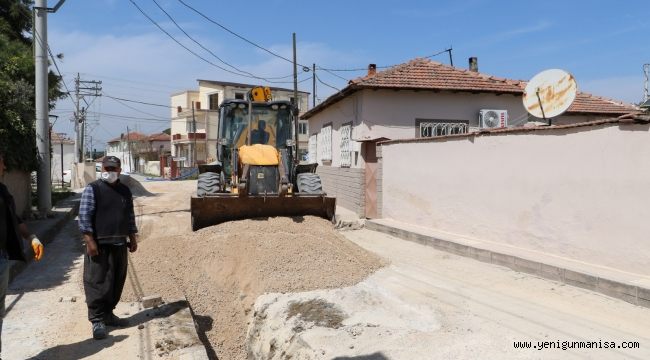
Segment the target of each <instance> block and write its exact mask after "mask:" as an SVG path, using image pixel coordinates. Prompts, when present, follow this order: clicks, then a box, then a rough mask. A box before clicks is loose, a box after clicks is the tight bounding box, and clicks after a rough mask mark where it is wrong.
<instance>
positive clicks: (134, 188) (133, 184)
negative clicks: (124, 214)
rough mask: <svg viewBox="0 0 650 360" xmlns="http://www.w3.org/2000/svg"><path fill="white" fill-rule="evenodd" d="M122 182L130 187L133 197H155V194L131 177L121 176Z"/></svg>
mask: <svg viewBox="0 0 650 360" xmlns="http://www.w3.org/2000/svg"><path fill="white" fill-rule="evenodd" d="M120 182H121V183H122V184H124V185H126V186H128V187H129V189H130V190H131V194H133V196H153V195H154V194H152V193H150V192H149V191H147V189H145V188H144V186H142V184H140V182H139V181H138V180H136V179H134V178H132V177H130V176H129V175H125V174H121V175H120Z"/></svg>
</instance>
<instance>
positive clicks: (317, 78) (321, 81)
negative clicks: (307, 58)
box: [314, 75, 341, 91]
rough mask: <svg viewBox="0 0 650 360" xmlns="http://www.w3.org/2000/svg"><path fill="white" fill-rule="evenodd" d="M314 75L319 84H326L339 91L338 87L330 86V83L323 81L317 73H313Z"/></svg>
mask: <svg viewBox="0 0 650 360" xmlns="http://www.w3.org/2000/svg"><path fill="white" fill-rule="evenodd" d="M314 76H316V80H318V82H319V83H321V84H323V85H325V86H327V87H329V88H332V89H334V90H336V91H341V90H340V89H338V88H336V87H334V86H332V85H330V84H328V83H326V82H323V80H321V79H320V78H319V77H318V76H317V75H314Z"/></svg>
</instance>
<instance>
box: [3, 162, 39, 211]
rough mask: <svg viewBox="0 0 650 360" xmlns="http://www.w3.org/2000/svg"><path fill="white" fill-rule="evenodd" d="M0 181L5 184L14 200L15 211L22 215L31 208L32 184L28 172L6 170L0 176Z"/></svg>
mask: <svg viewBox="0 0 650 360" xmlns="http://www.w3.org/2000/svg"><path fill="white" fill-rule="evenodd" d="M0 182H2V183H3V184H5V185H6V186H7V189H9V193H10V194H11V196H13V198H14V201H15V202H16V213H17V214H18V215H19V216H21V217H23V216H26V215H27V214H28V212H29V211H30V209H31V192H32V186H31V181H30V174H29V173H27V172H23V171H8V172H5V174H4V177H0Z"/></svg>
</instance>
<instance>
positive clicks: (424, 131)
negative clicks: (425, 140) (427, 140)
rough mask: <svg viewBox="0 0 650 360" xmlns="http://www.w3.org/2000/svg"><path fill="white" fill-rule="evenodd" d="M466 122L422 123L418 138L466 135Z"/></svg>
mask: <svg viewBox="0 0 650 360" xmlns="http://www.w3.org/2000/svg"><path fill="white" fill-rule="evenodd" d="M468 126H469V125H468V124H467V123H466V122H460V121H458V122H446V121H422V122H420V137H434V136H445V135H453V134H465V133H467V128H468Z"/></svg>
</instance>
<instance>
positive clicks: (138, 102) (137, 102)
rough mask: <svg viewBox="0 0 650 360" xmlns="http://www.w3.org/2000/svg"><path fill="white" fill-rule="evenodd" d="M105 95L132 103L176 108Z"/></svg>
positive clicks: (169, 107) (170, 107)
mask: <svg viewBox="0 0 650 360" xmlns="http://www.w3.org/2000/svg"><path fill="white" fill-rule="evenodd" d="M104 96H106V97H107V98H111V99H113V100H121V101H128V102H132V103H136V104H142V105H149V106H159V107H164V108H168V109H173V108H174V107H173V106H169V105H162V104H154V103H150V102H145V101H138V100H131V99H124V98H119V97H115V96H110V95H108V94H104Z"/></svg>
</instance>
